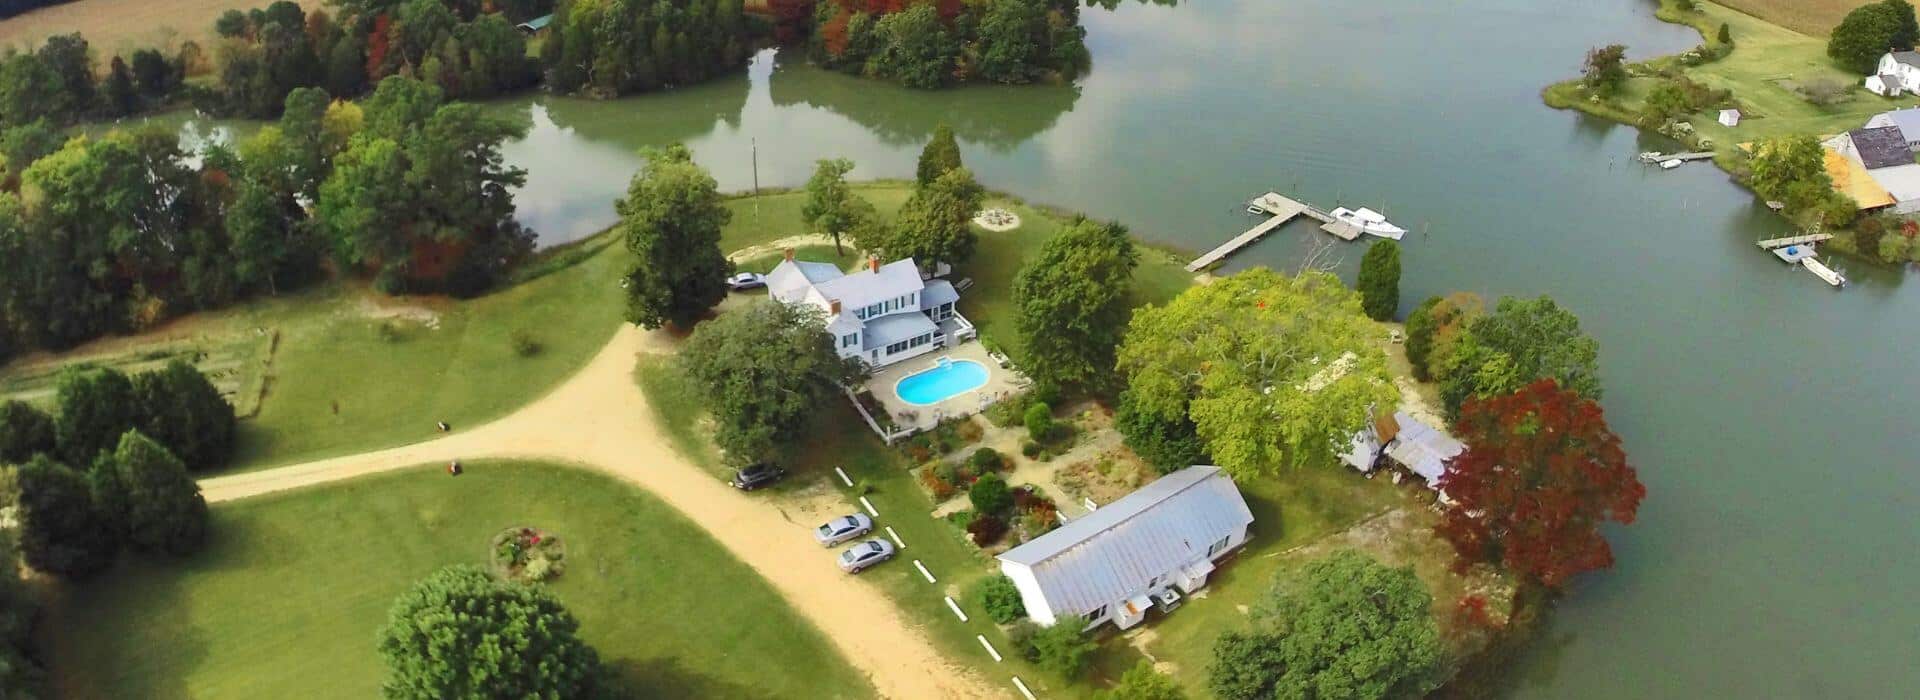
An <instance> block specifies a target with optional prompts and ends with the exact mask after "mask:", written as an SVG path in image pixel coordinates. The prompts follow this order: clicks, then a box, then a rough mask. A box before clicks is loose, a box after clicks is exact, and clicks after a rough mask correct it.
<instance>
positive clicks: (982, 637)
mask: <svg viewBox="0 0 1920 700" xmlns="http://www.w3.org/2000/svg"><path fill="white" fill-rule="evenodd" d="M973 638H974V639H978V640H980V646H983V647H986V648H987V654H988V655H990V656H992V657H993V660H994V662H996V663H998V662H999V661H1000V650H998V649H995V648H993V644H992V643H991V642H988V641H987V635H984V634H976V635H973Z"/></svg>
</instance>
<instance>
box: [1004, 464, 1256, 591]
mask: <svg viewBox="0 0 1920 700" xmlns="http://www.w3.org/2000/svg"><path fill="white" fill-rule="evenodd" d="M1252 524H1253V512H1252V511H1251V510H1249V509H1248V508H1247V501H1246V499H1244V498H1242V497H1241V496H1240V489H1239V488H1237V487H1235V486H1234V485H1233V479H1231V478H1228V477H1227V474H1226V472H1224V471H1221V470H1220V468H1219V467H1213V466H1192V467H1187V468H1186V469H1182V470H1180V471H1177V472H1174V473H1172V474H1168V475H1166V476H1163V477H1160V478H1159V479H1158V480H1156V481H1154V482H1152V483H1149V484H1147V485H1146V486H1143V487H1141V488H1140V490H1138V491H1135V492H1133V493H1130V494H1127V495H1126V496H1125V497H1123V498H1121V499H1120V500H1117V501H1114V502H1112V503H1109V504H1107V505H1105V506H1101V507H1100V508H1099V509H1098V510H1095V511H1093V512H1092V513H1088V514H1086V515H1084V516H1081V517H1080V518H1079V519H1077V520H1074V521H1072V522H1069V523H1067V524H1066V525H1063V526H1061V527H1060V529H1057V530H1054V531H1053V532H1049V533H1047V534H1045V535H1041V536H1039V537H1037V538H1035V539H1033V540H1032V541H1030V542H1028V543H1026V544H1023V545H1020V546H1018V547H1015V548H1013V549H1011V550H1008V551H1007V553H1005V554H1002V555H1000V557H999V558H1000V571H1001V573H1004V574H1006V575H1007V578H1010V579H1013V585H1014V588H1016V589H1018V590H1019V591H1020V599H1021V601H1022V602H1024V603H1025V604H1026V606H1027V615H1028V616H1029V617H1031V618H1033V621H1034V622H1037V623H1039V624H1041V625H1045V626H1049V627H1050V626H1052V625H1053V624H1054V623H1056V622H1057V621H1059V620H1060V619H1061V618H1064V617H1069V616H1074V615H1079V616H1084V617H1085V618H1086V619H1087V623H1088V624H1087V627H1088V628H1089V629H1091V628H1093V627H1096V626H1098V625H1100V624H1103V623H1106V622H1112V623H1113V624H1114V625H1115V626H1117V627H1119V628H1120V629H1128V628H1130V627H1133V626H1134V625H1138V624H1140V622H1141V621H1142V620H1144V619H1146V616H1147V609H1148V608H1153V607H1159V608H1161V610H1162V611H1163V612H1164V611H1167V610H1171V609H1172V608H1173V607H1176V606H1178V605H1179V603H1180V600H1181V598H1180V593H1192V592H1194V591H1196V590H1199V589H1200V588H1202V587H1204V586H1206V585H1207V576H1208V575H1209V574H1211V573H1212V572H1213V569H1214V564H1215V562H1218V561H1220V560H1221V559H1223V558H1226V557H1227V556H1229V555H1230V554H1232V553H1233V552H1234V551H1235V550H1237V549H1239V548H1240V546H1241V545H1243V544H1246V541H1247V534H1248V527H1249V526H1251V525H1252ZM1175 589H1177V590H1178V592H1175Z"/></svg>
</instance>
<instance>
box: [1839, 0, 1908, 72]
mask: <svg viewBox="0 0 1920 700" xmlns="http://www.w3.org/2000/svg"><path fill="white" fill-rule="evenodd" d="M1914 31H1915V28H1914V16H1913V6H1912V5H1909V4H1907V3H1905V2H1902V1H1901V0H1889V1H1888V2H1876V3H1869V4H1866V5H1861V6H1859V7H1856V8H1854V9H1853V11H1852V12H1848V13H1847V16H1846V17H1845V18H1843V19H1841V20H1840V24H1839V25H1837V26H1835V27H1834V28H1833V33H1832V34H1830V35H1829V36H1828V38H1827V57H1828V58H1832V59H1833V61H1834V62H1835V63H1838V64H1840V65H1841V66H1842V67H1844V68H1846V69H1847V70H1851V71H1853V72H1855V73H1859V74H1861V75H1866V74H1868V73H1872V72H1873V71H1874V66H1875V65H1876V64H1878V63H1879V62H1880V57H1881V56H1882V55H1885V54H1886V53H1887V52H1888V51H1891V50H1897V49H1909V48H1913V42H1914V39H1915V36H1914Z"/></svg>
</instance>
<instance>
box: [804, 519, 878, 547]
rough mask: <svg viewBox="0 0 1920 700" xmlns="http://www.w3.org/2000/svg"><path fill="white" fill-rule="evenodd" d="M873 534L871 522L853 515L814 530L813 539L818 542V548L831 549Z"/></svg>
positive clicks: (829, 521) (829, 522) (824, 524)
mask: <svg viewBox="0 0 1920 700" xmlns="http://www.w3.org/2000/svg"><path fill="white" fill-rule="evenodd" d="M869 532H873V520H872V519H871V518H868V517H867V516H865V515H861V514H859V513H854V514H852V515H842V516H840V517H838V518H834V519H832V520H828V521H827V522H825V523H823V524H821V525H820V527H817V528H814V530H813V537H814V539H817V540H820V546H822V547H832V546H834V545H836V544H840V543H841V542H845V541H847V540H850V539H853V538H855V537H859V536H861V535H864V534H867V533H869Z"/></svg>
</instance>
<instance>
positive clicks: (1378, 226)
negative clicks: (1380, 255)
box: [1327, 207, 1407, 241]
mask: <svg viewBox="0 0 1920 700" xmlns="http://www.w3.org/2000/svg"><path fill="white" fill-rule="evenodd" d="M1327 213H1328V214H1329V215H1331V216H1332V217H1333V218H1334V219H1335V220H1338V221H1341V222H1343V223H1346V224H1349V225H1351V226H1353V227H1354V228H1357V229H1360V231H1361V232H1362V233H1366V234H1368V235H1372V236H1379V237H1381V238H1387V239H1391V240H1396V241H1397V240H1400V237H1401V236H1404V235H1407V230H1406V229H1403V228H1400V227H1398V226H1395V225H1393V224H1392V223H1391V222H1388V221H1387V217H1386V216H1385V215H1382V214H1381V213H1380V212H1377V211H1374V210H1372V209H1368V208H1366V207H1361V208H1359V209H1348V208H1346V207H1340V208H1338V209H1335V210H1333V211H1330V212H1327Z"/></svg>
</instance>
